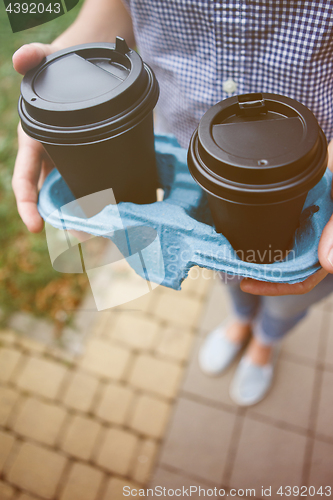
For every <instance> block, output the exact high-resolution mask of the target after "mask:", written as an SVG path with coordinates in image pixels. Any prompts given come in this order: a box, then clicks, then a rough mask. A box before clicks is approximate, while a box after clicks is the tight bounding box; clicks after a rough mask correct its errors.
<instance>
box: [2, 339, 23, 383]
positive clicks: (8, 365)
mask: <svg viewBox="0 0 333 500" xmlns="http://www.w3.org/2000/svg"><path fill="white" fill-rule="evenodd" d="M21 358H22V354H21V353H20V351H19V350H17V349H13V348H10V347H3V348H0V381H1V382H8V380H10V378H11V376H12V374H13V373H14V370H15V369H16V368H17V366H18V364H19V362H20V359H21Z"/></svg>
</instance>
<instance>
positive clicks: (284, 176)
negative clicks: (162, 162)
mask: <svg viewBox="0 0 333 500" xmlns="http://www.w3.org/2000/svg"><path fill="white" fill-rule="evenodd" d="M188 166H189V169H190V172H191V174H192V176H193V177H194V179H195V180H196V181H197V182H198V184H199V185H200V186H201V187H202V188H203V189H205V190H206V191H207V193H208V201H209V205H210V209H211V212H212V217H213V220H214V223H215V228H216V231H217V232H219V233H223V234H224V236H226V237H227V239H228V240H229V242H230V243H231V245H232V246H233V248H234V250H235V251H236V252H237V255H238V256H239V258H240V259H242V260H245V261H248V262H257V263H263V264H266V263H272V262H275V261H278V260H282V259H283V258H284V257H285V256H286V254H287V252H288V250H290V248H291V245H292V242H293V236H294V233H295V230H296V228H297V226H298V224H299V217H300V214H301V211H302V208H303V205H304V202H305V198H306V196H307V193H308V191H309V190H310V189H311V188H312V187H314V186H315V185H316V184H317V183H318V182H319V180H320V179H321V177H322V176H323V175H324V173H325V170H326V166H327V142H326V138H325V136H324V134H323V132H322V130H321V128H320V127H319V125H318V123H317V121H316V119H315V117H314V115H313V114H312V113H311V111H310V110H309V109H307V108H306V107H305V106H304V105H302V104H301V103H299V102H297V101H295V100H293V99H290V98H288V97H284V96H280V95H276V94H268V93H267V94H244V95H239V96H235V97H230V98H228V99H225V100H224V101H221V102H219V103H218V104H216V105H215V106H213V107H212V108H210V109H209V110H208V111H207V112H206V114H205V115H204V116H203V118H202V119H201V121H200V124H199V126H198V128H197V130H195V132H194V134H193V136H192V138H191V141H190V146H189V150H188Z"/></svg>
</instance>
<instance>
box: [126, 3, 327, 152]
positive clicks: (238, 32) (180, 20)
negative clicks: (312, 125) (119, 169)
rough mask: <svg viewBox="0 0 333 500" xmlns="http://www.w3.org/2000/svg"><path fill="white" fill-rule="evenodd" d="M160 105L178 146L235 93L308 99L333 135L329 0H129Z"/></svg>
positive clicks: (306, 103)
mask: <svg viewBox="0 0 333 500" xmlns="http://www.w3.org/2000/svg"><path fill="white" fill-rule="evenodd" d="M126 3H127V5H128V7H129V9H130V12H131V15H132V19H133V25H134V32H135V36H136V41H137V44H138V48H139V51H140V53H141V55H142V57H143V59H144V60H145V61H146V62H147V63H148V64H149V65H150V66H151V67H152V68H153V70H154V72H155V74H156V76H157V79H158V81H159V83H160V88H161V95H160V101H159V106H160V109H161V111H162V113H163V114H164V116H165V117H166V118H167V121H168V124H169V125H170V127H171V129H172V130H173V132H174V133H175V135H176V137H177V138H178V140H179V142H180V144H181V145H182V146H183V147H187V146H188V142H189V139H190V137H191V134H192V132H193V131H194V129H195V128H196V126H197V124H198V122H199V121H200V118H201V117H202V115H203V114H204V113H205V111H206V110H207V109H208V108H209V107H211V106H212V105H213V104H215V103H216V102H218V101H221V100H222V99H225V98H226V97H229V96H230V95H233V94H242V93H248V92H273V93H277V94H283V95H286V96H289V97H292V98H294V99H297V100H298V101H300V102H302V103H303V104H305V105H306V106H307V107H308V108H310V109H311V110H312V112H313V113H314V114H315V116H316V118H317V120H318V122H319V124H320V125H321V127H322V129H323V130H324V132H325V134H326V136H327V139H328V140H331V139H332V138H333V0H322V1H320V0H305V1H297V0H291V1H288V0H276V1H273V2H271V1H269V0H225V1H223V0H126Z"/></svg>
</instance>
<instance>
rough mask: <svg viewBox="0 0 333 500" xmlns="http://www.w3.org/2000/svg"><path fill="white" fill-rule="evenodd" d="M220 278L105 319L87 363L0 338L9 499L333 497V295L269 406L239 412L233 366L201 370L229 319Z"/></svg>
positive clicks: (86, 353) (289, 346) (283, 368)
mask: <svg viewBox="0 0 333 500" xmlns="http://www.w3.org/2000/svg"><path fill="white" fill-rule="evenodd" d="M212 276H213V275H212V273H209V272H207V270H205V271H204V274H203V275H202V274H201V275H200V277H198V278H197V279H189V280H187V281H185V282H184V286H183V290H182V292H175V291H172V290H168V289H164V288H162V287H159V288H156V289H155V290H154V291H153V292H151V293H150V294H148V295H145V296H143V297H141V298H140V299H137V300H135V301H132V302H130V303H128V304H124V305H123V306H121V307H118V308H116V309H112V310H109V311H104V312H101V313H100V314H97V315H96V316H97V321H96V322H95V323H94V325H93V326H92V327H91V329H90V331H89V333H88V334H87V335H86V334H84V336H83V337H84V344H83V349H82V354H80V355H75V354H73V353H72V354H71V353H69V352H66V351H63V350H61V349H56V348H55V347H54V345H49V346H47V345H43V344H42V343H40V342H36V341H34V340H32V339H31V338H27V337H26V336H23V335H19V334H17V333H14V332H13V331H11V330H7V331H2V332H1V333H0V500H8V499H10V500H36V499H37V500H38V499H39V500H43V499H44V500H118V499H123V498H124V496H123V494H122V493H123V486H129V485H130V486H132V487H134V488H144V487H146V486H148V487H153V486H156V485H160V486H163V487H166V488H172V489H175V488H179V487H180V488H182V487H183V486H184V487H185V488H186V487H189V486H191V485H192V486H197V487H199V486H201V487H203V488H206V489H207V488H210V487H211V488H213V487H223V488H225V489H226V491H227V492H230V488H237V489H238V488H244V489H245V488H255V490H256V498H261V486H263V485H264V486H265V487H268V486H272V487H273V488H275V489H276V488H277V486H278V485H282V486H287V485H291V486H293V485H295V486H297V485H298V486H301V485H306V486H311V485H312V486H314V487H315V488H316V489H317V490H318V488H319V487H320V486H325V485H327V486H328V485H332V487H333V484H332V482H333V474H332V470H333V431H332V415H333V397H332V394H333V392H332V386H333V298H332V297H330V298H328V299H327V300H325V301H323V302H322V303H320V304H318V305H317V306H315V307H314V308H313V309H312V310H311V313H310V314H309V315H308V317H307V318H306V319H305V320H303V321H302V322H301V323H300V324H299V325H298V326H297V327H296V328H295V329H294V331H293V333H292V335H290V336H289V337H288V339H286V341H285V342H284V346H283V349H282V353H281V355H280V359H279V362H278V366H277V377H276V380H275V383H274V386H273V388H272V391H271V393H270V394H269V395H268V397H267V398H266V399H265V400H264V401H263V402H261V403H260V404H258V405H256V406H255V407H253V408H249V409H242V408H238V407H236V406H235V405H234V404H233V403H232V401H231V400H230V398H229V395H228V387H229V383H230V380H231V377H232V375H233V372H234V369H235V365H234V366H233V367H232V368H231V369H230V370H229V371H228V372H227V373H226V374H225V376H223V377H214V378H209V377H205V376H204V375H202V374H201V373H200V371H199V369H198V363H197V352H198V348H199V346H200V343H201V342H202V339H203V337H204V335H205V334H206V333H208V331H210V330H211V329H212V328H213V327H215V326H216V324H218V323H219V322H220V321H221V320H222V319H223V318H224V317H225V316H226V314H227V311H228V300H227V297H226V294H225V291H224V290H223V288H222V287H221V285H220V283H219V282H218V280H213V279H207V278H210V277H212ZM193 277H197V271H196V270H194V274H193ZM205 278H206V279H205ZM89 314H90V313H88V316H86V318H88V317H89V318H90V315H89ZM85 321H86V320H85V319H82V318H81V323H82V326H83V323H84V322H85ZM76 335H77V336H78V338H79V335H78V334H76ZM79 351H80V349H79ZM272 497H273V498H277V497H276V495H275V496H274V495H272ZM192 498H194V499H196V498H202V496H201V497H199V496H198V495H192ZM234 498H238V497H234ZM252 498H253V497H252ZM312 498H323V497H322V496H321V495H315V496H312Z"/></svg>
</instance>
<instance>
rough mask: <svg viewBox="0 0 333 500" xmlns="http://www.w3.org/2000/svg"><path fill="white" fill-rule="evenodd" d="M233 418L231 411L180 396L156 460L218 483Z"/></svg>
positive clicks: (226, 452)
mask: <svg viewBox="0 0 333 500" xmlns="http://www.w3.org/2000/svg"><path fill="white" fill-rule="evenodd" d="M234 421H235V415H234V414H232V413H229V412H228V413H227V412H225V411H224V410H220V409H217V408H212V407H209V406H204V405H202V404H200V403H196V402H193V401H188V400H186V399H182V398H180V399H179V400H178V401H177V404H176V408H175V411H174V415H173V419H172V421H171V424H170V426H169V432H168V435H167V437H166V439H165V441H164V445H163V447H162V452H161V454H160V463H161V464H164V465H167V466H168V465H169V466H171V467H173V468H177V469H179V470H180V471H183V472H185V473H188V474H192V475H195V476H197V477H198V478H201V479H203V480H204V481H207V482H209V483H213V484H214V485H215V486H216V485H218V484H220V483H221V481H222V474H223V471H224V467H225V465H226V462H227V460H228V454H229V446H230V439H231V435H232V431H233V427H234Z"/></svg>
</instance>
